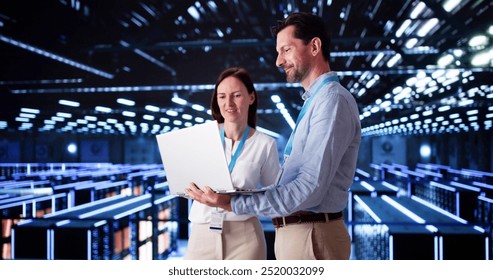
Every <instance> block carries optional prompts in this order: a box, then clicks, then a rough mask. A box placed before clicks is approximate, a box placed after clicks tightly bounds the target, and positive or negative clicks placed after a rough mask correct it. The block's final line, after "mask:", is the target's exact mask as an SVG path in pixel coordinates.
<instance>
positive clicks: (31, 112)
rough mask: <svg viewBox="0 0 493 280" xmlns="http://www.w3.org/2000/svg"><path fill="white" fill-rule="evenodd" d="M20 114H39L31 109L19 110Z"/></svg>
mask: <svg viewBox="0 0 493 280" xmlns="http://www.w3.org/2000/svg"><path fill="white" fill-rule="evenodd" d="M21 112H23V113H30V114H39V110H38V109H31V108H21Z"/></svg>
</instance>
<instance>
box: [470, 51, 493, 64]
mask: <svg viewBox="0 0 493 280" xmlns="http://www.w3.org/2000/svg"><path fill="white" fill-rule="evenodd" d="M471 64H472V65H473V66H476V67H480V66H491V65H493V49H491V50H489V51H483V52H480V53H477V54H475V55H474V56H473V57H472V59H471Z"/></svg>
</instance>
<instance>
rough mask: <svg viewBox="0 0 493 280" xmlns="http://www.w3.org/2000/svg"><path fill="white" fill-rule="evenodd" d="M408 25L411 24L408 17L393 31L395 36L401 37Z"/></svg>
mask: <svg viewBox="0 0 493 280" xmlns="http://www.w3.org/2000/svg"><path fill="white" fill-rule="evenodd" d="M409 25H411V20H410V19H406V20H405V21H404V22H403V23H402V25H401V26H400V27H399V29H397V31H396V32H395V36H396V37H397V38H399V37H401V36H402V34H404V31H406V29H407V28H408V27H409Z"/></svg>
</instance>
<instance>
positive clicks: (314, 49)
mask: <svg viewBox="0 0 493 280" xmlns="http://www.w3.org/2000/svg"><path fill="white" fill-rule="evenodd" d="M310 48H311V53H312V55H313V56H316V55H317V54H318V53H319V52H320V51H321V50H322V41H321V40H320V38H318V37H314V38H313V39H312V41H311V42H310Z"/></svg>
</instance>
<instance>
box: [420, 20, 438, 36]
mask: <svg viewBox="0 0 493 280" xmlns="http://www.w3.org/2000/svg"><path fill="white" fill-rule="evenodd" d="M438 22H439V21H438V19H437V18H431V19H429V20H427V21H426V22H425V23H424V24H423V26H422V27H421V28H420V29H419V30H418V32H417V33H416V34H417V35H418V36H419V37H424V36H426V35H428V33H429V32H430V31H431V30H432V29H433V28H434V27H435V26H437V24H438Z"/></svg>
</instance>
